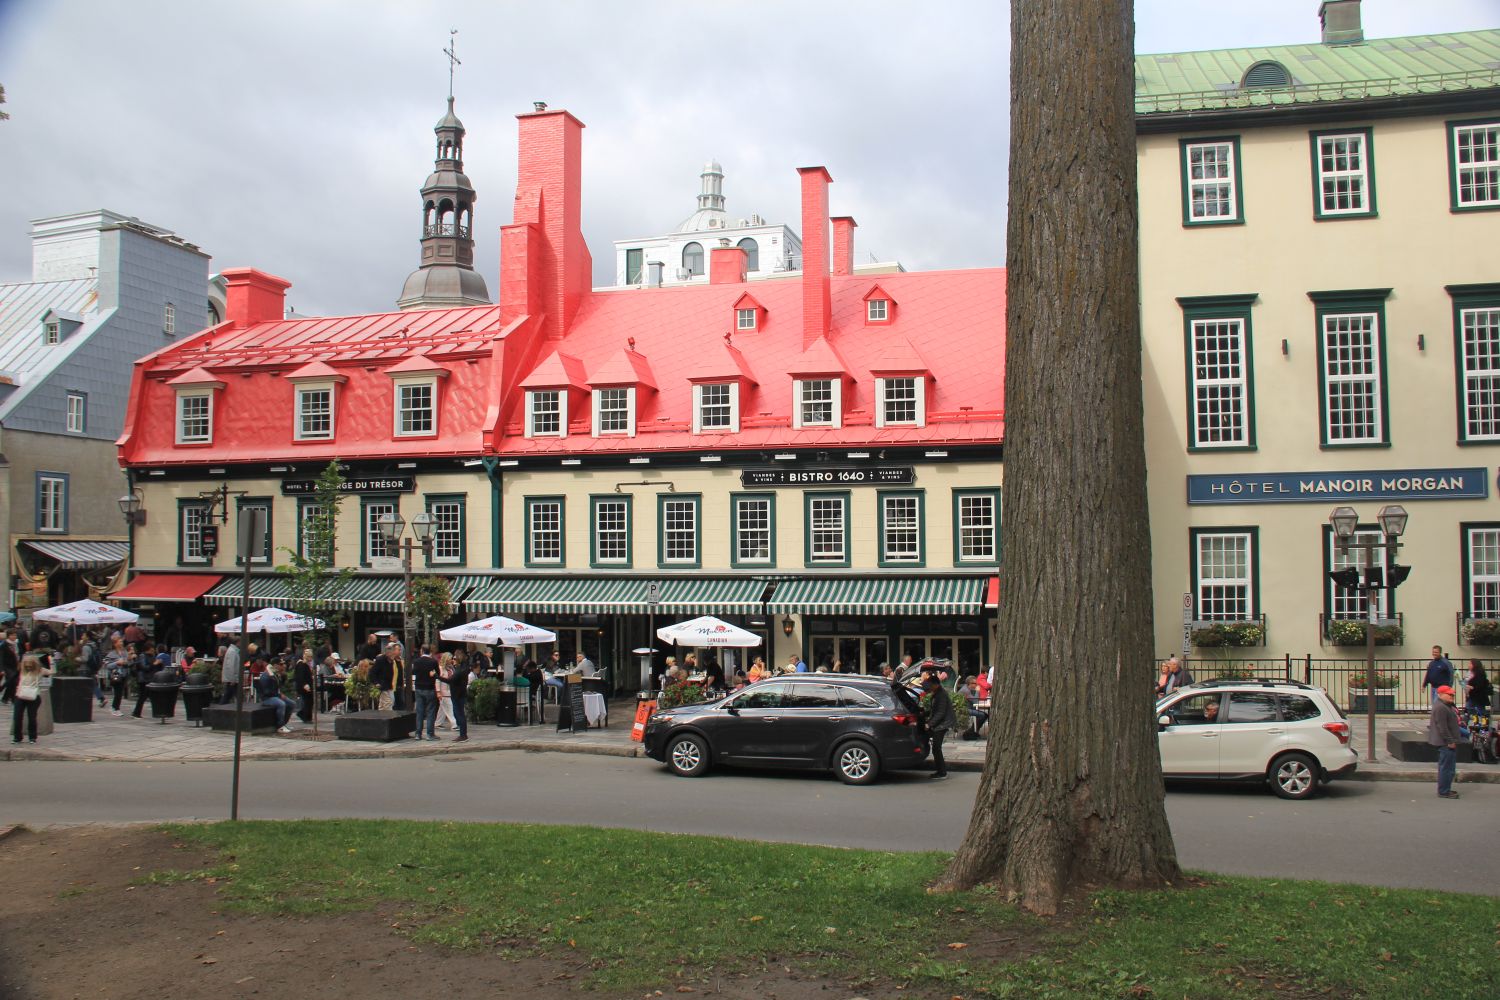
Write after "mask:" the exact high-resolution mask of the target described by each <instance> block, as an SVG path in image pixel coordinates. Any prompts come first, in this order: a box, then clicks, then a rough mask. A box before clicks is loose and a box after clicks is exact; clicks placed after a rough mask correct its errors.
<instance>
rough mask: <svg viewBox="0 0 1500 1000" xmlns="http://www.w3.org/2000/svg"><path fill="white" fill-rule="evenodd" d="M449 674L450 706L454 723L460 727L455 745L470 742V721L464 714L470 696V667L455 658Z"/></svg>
mask: <svg viewBox="0 0 1500 1000" xmlns="http://www.w3.org/2000/svg"><path fill="white" fill-rule="evenodd" d="M449 667H450V669H449V672H448V704H449V706H450V707H451V708H452V710H453V723H454V725H456V726H457V727H458V738H457V739H455V740H454V741H453V742H454V743H467V742H468V741H469V719H468V716H467V715H466V714H465V712H464V708H465V705H464V700H465V699H466V698H467V697H468V696H469V666H468V664H466V663H459V662H458V658H457V657H454V658H453V660H452V661H451V663H450V665H449Z"/></svg>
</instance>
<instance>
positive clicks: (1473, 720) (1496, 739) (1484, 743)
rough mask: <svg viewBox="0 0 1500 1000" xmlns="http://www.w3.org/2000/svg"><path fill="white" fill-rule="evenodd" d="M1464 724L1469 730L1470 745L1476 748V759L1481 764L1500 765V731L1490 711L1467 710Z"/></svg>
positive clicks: (1481, 709)
mask: <svg viewBox="0 0 1500 1000" xmlns="http://www.w3.org/2000/svg"><path fill="white" fill-rule="evenodd" d="M1464 724H1465V726H1466V727H1467V728H1468V730H1469V745H1470V746H1472V747H1473V748H1474V759H1475V760H1476V761H1478V762H1479V763H1481V764H1494V763H1500V731H1497V730H1496V727H1495V718H1494V716H1493V715H1492V714H1491V713H1490V710H1489V709H1488V708H1469V709H1467V710H1465V712H1464Z"/></svg>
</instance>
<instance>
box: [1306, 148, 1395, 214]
mask: <svg viewBox="0 0 1500 1000" xmlns="http://www.w3.org/2000/svg"><path fill="white" fill-rule="evenodd" d="M1354 135H1358V136H1361V137H1362V142H1361V151H1360V153H1361V158H1362V160H1363V164H1364V166H1363V178H1364V192H1363V193H1364V202H1365V204H1364V207H1363V208H1361V209H1358V210H1357V211H1349V212H1339V211H1333V212H1330V211H1328V210H1327V209H1326V208H1325V207H1324V205H1323V157H1322V150H1321V148H1320V147H1321V145H1322V140H1324V139H1333V138H1338V137H1340V136H1354ZM1308 146H1309V149H1310V151H1311V157H1312V200H1313V218H1314V219H1316V220H1318V221H1319V222H1324V221H1336V220H1338V219H1373V218H1376V217H1377V216H1378V215H1379V212H1378V211H1377V209H1376V205H1375V136H1374V130H1373V129H1370V128H1368V127H1365V128H1336V129H1324V130H1321V131H1316V132H1309V133H1308Z"/></svg>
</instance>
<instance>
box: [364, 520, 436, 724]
mask: <svg viewBox="0 0 1500 1000" xmlns="http://www.w3.org/2000/svg"><path fill="white" fill-rule="evenodd" d="M434 520H435V519H434V518H433V516H432V515H431V514H426V513H423V514H417V515H415V516H414V517H413V518H412V519H411V533H412V534H413V535H415V536H416V542H417V544H418V545H420V546H421V548H422V554H423V555H424V556H428V557H430V556H431V555H432V529H433V523H434ZM377 523H378V524H379V525H380V533H381V535H383V536H384V537H385V540H386V543H387V544H388V545H397V546H399V548H400V550H401V576H402V581H403V586H402V593H403V595H404V600H402V602H401V634H402V637H403V639H404V640H405V642H406V679H405V680H404V681H403V682H402V687H403V688H405V690H406V701H407V703H408V704H412V705H414V704H415V703H416V694H415V688H414V687H413V683H412V682H413V679H414V678H413V674H412V670H411V662H412V660H413V659H415V657H414V656H413V655H412V632H411V629H412V621H411V550H412V540H411V539H410V538H403V537H402V532H403V531H404V530H405V528H406V519H405V518H404V517H402V516H401V515H400V514H397V513H396V512H395V511H392V512H391V513H389V514H382V515H381V516H380V518H379V520H378V522H377Z"/></svg>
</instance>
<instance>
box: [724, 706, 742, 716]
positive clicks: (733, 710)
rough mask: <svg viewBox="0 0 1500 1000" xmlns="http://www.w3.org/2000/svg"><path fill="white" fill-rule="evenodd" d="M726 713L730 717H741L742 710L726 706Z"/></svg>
mask: <svg viewBox="0 0 1500 1000" xmlns="http://www.w3.org/2000/svg"><path fill="white" fill-rule="evenodd" d="M724 711H726V712H728V713H729V714H730V715H739V714H740V709H739V706H738V705H725V706H724Z"/></svg>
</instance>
